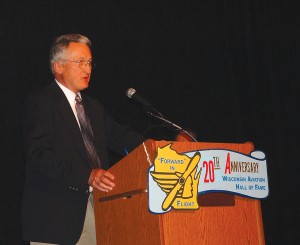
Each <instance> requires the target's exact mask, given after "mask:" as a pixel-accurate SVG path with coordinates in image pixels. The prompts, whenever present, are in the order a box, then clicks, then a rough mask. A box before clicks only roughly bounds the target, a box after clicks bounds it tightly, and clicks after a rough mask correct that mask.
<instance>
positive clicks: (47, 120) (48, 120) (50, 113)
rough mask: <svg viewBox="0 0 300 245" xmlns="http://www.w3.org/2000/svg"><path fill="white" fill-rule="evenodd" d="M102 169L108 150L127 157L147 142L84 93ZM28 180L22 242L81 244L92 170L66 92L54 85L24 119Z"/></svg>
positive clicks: (31, 102)
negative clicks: (126, 152) (79, 242)
mask: <svg viewBox="0 0 300 245" xmlns="http://www.w3.org/2000/svg"><path fill="white" fill-rule="evenodd" d="M82 98H83V103H84V107H85V110H86V114H87V115H88V116H89V118H90V121H91V125H92V129H93V133H94V140H95V145H96V149H97V152H98V154H99V157H100V160H101V163H102V167H103V168H108V155H107V148H109V149H111V150H113V151H115V152H117V153H119V154H123V155H125V149H126V150H127V151H131V150H133V149H134V148H135V147H136V146H138V145H139V144H140V143H142V138H141V137H140V136H139V135H138V134H136V133H135V132H132V131H130V130H128V128H126V127H123V126H121V125H119V124H117V123H116V122H115V121H114V120H113V119H112V118H111V117H110V116H109V115H108V114H107V113H106V112H105V111H104V109H103V107H102V105H101V104H100V103H98V102H97V101H96V100H94V99H92V98H90V97H88V96H85V95H83V94H82ZM23 132H24V146H25V156H26V178H25V187H24V194H23V204H22V227H23V238H24V239H25V240H30V241H40V242H46V243H55V244H65V245H67V244H76V242H77V241H78V240H79V238H80V235H81V231H82V228H83V223H84V218H85V213H86V207H87V200H88V194H89V192H88V178H89V175H90V173H91V167H90V164H89V163H88V161H89V160H88V156H87V153H86V150H85V146H84V143H83V140H82V137H81V133H80V130H79V127H78V124H77V121H76V118H75V116H74V114H73V111H72V109H71V107H70V105H69V102H68V100H67V98H66V96H65V95H64V93H63V91H62V90H61V89H60V88H59V86H58V85H57V84H56V83H55V82H54V83H52V84H51V85H50V86H48V87H46V88H43V89H40V90H38V91H36V92H34V93H32V95H31V96H29V98H28V100H27V103H26V106H25V109H24V120H23Z"/></svg>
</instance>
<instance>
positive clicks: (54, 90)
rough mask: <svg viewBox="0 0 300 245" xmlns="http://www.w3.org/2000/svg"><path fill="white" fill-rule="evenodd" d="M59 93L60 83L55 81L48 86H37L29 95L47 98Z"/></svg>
mask: <svg viewBox="0 0 300 245" xmlns="http://www.w3.org/2000/svg"><path fill="white" fill-rule="evenodd" d="M59 94H60V93H59V87H58V85H57V84H56V83H55V82H52V83H50V84H48V85H47V86H44V87H40V88H36V89H35V90H33V91H32V92H31V93H30V94H29V95H28V98H29V99H30V98H32V99H33V98H34V99H39V100H47V99H50V98H52V97H54V96H57V95H59Z"/></svg>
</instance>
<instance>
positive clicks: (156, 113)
mask: <svg viewBox="0 0 300 245" xmlns="http://www.w3.org/2000/svg"><path fill="white" fill-rule="evenodd" d="M126 95H127V97H128V98H130V99H133V100H136V101H137V102H139V103H140V104H142V106H143V108H144V110H145V111H146V112H147V113H148V114H149V115H150V116H152V117H154V118H156V119H159V120H160V121H162V122H164V123H166V124H168V125H170V126H172V127H174V128H176V129H178V130H180V131H182V132H184V133H186V134H187V135H189V136H190V137H191V138H192V139H193V141H194V142H197V139H196V138H194V137H193V136H192V135H191V134H190V133H189V132H187V131H186V130H185V129H183V128H182V127H180V126H179V125H177V124H175V123H173V122H171V121H169V120H167V119H165V118H164V116H163V115H162V114H161V113H160V112H159V111H157V110H156V109H155V108H154V107H153V106H152V105H151V104H150V103H149V102H147V101H146V100H145V99H143V98H142V97H140V96H139V95H138V94H136V90H135V89H134V88H129V89H127V91H126ZM151 111H152V112H154V113H152V112H151Z"/></svg>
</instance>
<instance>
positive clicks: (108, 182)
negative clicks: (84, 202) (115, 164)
mask: <svg viewBox="0 0 300 245" xmlns="http://www.w3.org/2000/svg"><path fill="white" fill-rule="evenodd" d="M114 179H115V177H114V176H113V175H112V174H111V173H110V172H108V171H106V170H104V169H102V168H96V169H93V170H92V172H91V175H90V178H89V185H90V186H92V187H93V188H96V189H97V190H99V191H105V192H108V191H111V190H112V189H113V188H114V187H115V184H114V182H113V181H114Z"/></svg>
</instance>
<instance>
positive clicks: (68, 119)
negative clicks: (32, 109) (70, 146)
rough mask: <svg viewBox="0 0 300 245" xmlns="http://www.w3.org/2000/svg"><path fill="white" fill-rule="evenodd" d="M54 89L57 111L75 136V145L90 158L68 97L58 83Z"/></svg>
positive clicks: (67, 128) (72, 135)
mask: <svg viewBox="0 0 300 245" xmlns="http://www.w3.org/2000/svg"><path fill="white" fill-rule="evenodd" d="M53 91H54V95H55V97H56V98H55V100H56V102H57V103H56V105H57V111H58V113H60V114H61V116H62V118H63V119H64V121H65V125H66V130H69V131H70V135H71V137H73V138H74V142H76V144H74V146H76V147H78V150H79V151H80V152H81V153H82V154H83V155H84V156H85V157H86V158H87V159H88V156H87V152H86V149H85V146H84V142H83V139H82V136H81V132H80V129H79V126H78V123H77V120H76V118H75V115H74V113H73V111H72V108H71V106H70V104H69V101H68V99H67V98H66V96H65V94H64V92H63V91H62V90H61V89H60V88H59V86H58V85H57V84H56V83H54V86H53ZM87 164H88V160H87Z"/></svg>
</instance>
